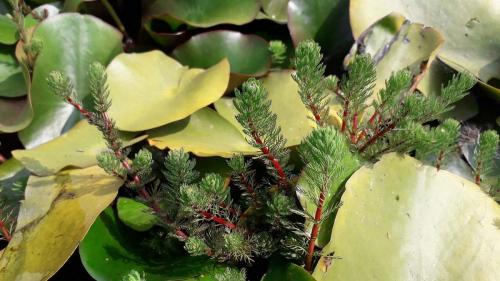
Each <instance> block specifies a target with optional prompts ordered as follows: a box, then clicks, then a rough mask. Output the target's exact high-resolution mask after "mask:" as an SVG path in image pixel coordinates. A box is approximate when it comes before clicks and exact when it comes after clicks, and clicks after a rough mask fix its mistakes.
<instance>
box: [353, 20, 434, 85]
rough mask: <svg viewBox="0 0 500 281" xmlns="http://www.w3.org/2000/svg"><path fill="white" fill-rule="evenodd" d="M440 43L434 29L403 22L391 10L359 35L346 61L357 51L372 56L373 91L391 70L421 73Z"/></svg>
mask: <svg viewBox="0 0 500 281" xmlns="http://www.w3.org/2000/svg"><path fill="white" fill-rule="evenodd" d="M442 43H443V37H442V36H441V34H440V33H439V32H437V31H436V30H435V29H433V28H430V27H425V26H423V25H422V24H418V23H411V22H409V21H405V19H404V18H403V17H402V16H401V15H398V14H394V13H393V14H390V15H388V16H386V17H384V18H382V19H381V20H379V21H378V22H376V23H375V24H374V25H372V26H371V27H370V28H369V29H367V30H366V31H365V32H364V33H363V34H362V35H360V36H359V37H358V39H357V40H356V44H355V45H354V46H353V48H352V49H351V52H350V54H349V55H348V57H347V59H346V60H347V61H348V60H349V58H350V57H352V56H353V55H354V54H359V53H368V54H370V55H371V56H372V57H373V59H374V61H375V63H376V67H377V81H376V85H375V91H376V92H377V90H380V89H382V88H384V87H385V81H386V80H387V79H388V78H389V77H390V76H391V74H392V73H393V72H395V71H398V70H401V69H405V68H408V69H409V70H410V71H411V72H412V73H413V75H419V74H421V73H422V71H423V69H426V68H428V67H429V66H430V64H431V62H432V61H433V59H434V58H435V56H436V54H437V51H438V49H439V47H440V46H441V45H442ZM365 46H366V47H365ZM424 92H425V90H424Z"/></svg>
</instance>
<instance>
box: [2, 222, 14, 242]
mask: <svg viewBox="0 0 500 281" xmlns="http://www.w3.org/2000/svg"><path fill="white" fill-rule="evenodd" d="M0 230H1V231H2V235H3V237H4V238H5V240H7V241H10V240H11V239H12V236H11V235H10V231H9V230H8V229H7V226H5V223H4V221H3V220H0Z"/></svg>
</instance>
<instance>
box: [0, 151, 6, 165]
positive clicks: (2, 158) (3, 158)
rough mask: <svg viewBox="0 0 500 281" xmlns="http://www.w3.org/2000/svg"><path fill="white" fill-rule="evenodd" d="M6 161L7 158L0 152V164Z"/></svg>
mask: <svg viewBox="0 0 500 281" xmlns="http://www.w3.org/2000/svg"><path fill="white" fill-rule="evenodd" d="M5 161H7V159H6V158H5V157H4V156H3V155H2V154H1V153H0V164H2V163H3V162H5Z"/></svg>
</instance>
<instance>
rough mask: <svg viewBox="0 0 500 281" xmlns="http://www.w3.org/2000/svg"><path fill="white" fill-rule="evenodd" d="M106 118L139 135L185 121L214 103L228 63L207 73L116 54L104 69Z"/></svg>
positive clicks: (157, 57)
mask: <svg viewBox="0 0 500 281" xmlns="http://www.w3.org/2000/svg"><path fill="white" fill-rule="evenodd" d="M107 72H108V83H109V89H110V93H111V94H110V96H111V99H112V100H113V103H112V105H111V108H110V109H109V115H110V116H111V117H112V118H113V119H114V120H115V121H116V126H117V127H118V128H119V129H120V130H124V131H144V130H148V129H152V128H156V127H160V126H162V125H165V124H168V123H171V122H174V121H178V120H181V119H183V118H186V117H188V116H189V115H191V114H192V113H193V112H195V111H197V110H198V109H200V108H202V107H205V106H207V105H209V104H211V103H213V102H214V101H216V100H218V99H219V98H220V97H221V96H222V95H223V94H224V91H225V90H226V87H227V84H228V82H229V63H228V61H227V60H225V59H224V60H222V61H220V62H219V63H218V64H216V65H214V66H212V67H211V68H209V69H207V70H202V69H197V68H191V69H189V68H188V67H186V66H182V65H181V64H180V63H178V62H177V61H176V60H174V59H172V58H170V57H168V56H167V55H165V54H163V53H162V52H160V51H150V52H146V53H135V54H120V55H118V56H117V57H116V58H115V59H114V60H113V61H112V62H111V63H110V65H109V66H108V69H107Z"/></svg>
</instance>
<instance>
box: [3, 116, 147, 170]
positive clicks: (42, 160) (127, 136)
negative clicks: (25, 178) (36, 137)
mask: <svg viewBox="0 0 500 281" xmlns="http://www.w3.org/2000/svg"><path fill="white" fill-rule="evenodd" d="M120 137H121V139H122V140H123V141H124V142H125V144H126V145H130V144H133V143H136V142H138V141H140V140H141V139H144V138H145V136H144V137H139V138H136V139H133V137H134V134H132V133H120ZM104 150H106V143H105V141H104V139H103V137H102V134H101V132H99V130H98V129H97V128H96V127H95V126H92V125H90V124H89V123H88V122H87V121H85V120H82V121H80V122H79V123H77V124H76V125H75V127H73V128H71V129H70V130H69V131H68V132H66V133H65V134H63V135H61V136H60V137H58V138H55V139H53V140H51V141H49V142H47V143H44V144H41V145H39V146H37V147H35V148H32V149H27V150H14V151H12V155H13V156H14V157H15V158H16V159H17V160H19V161H21V163H23V165H24V167H26V168H27V169H28V170H30V171H31V172H33V173H34V174H36V175H39V176H47V175H51V174H54V173H56V172H58V171H60V170H61V169H63V168H65V167H78V168H86V167H90V166H94V165H96V164H97V160H96V156H97V155H98V154H99V152H101V151H104Z"/></svg>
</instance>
